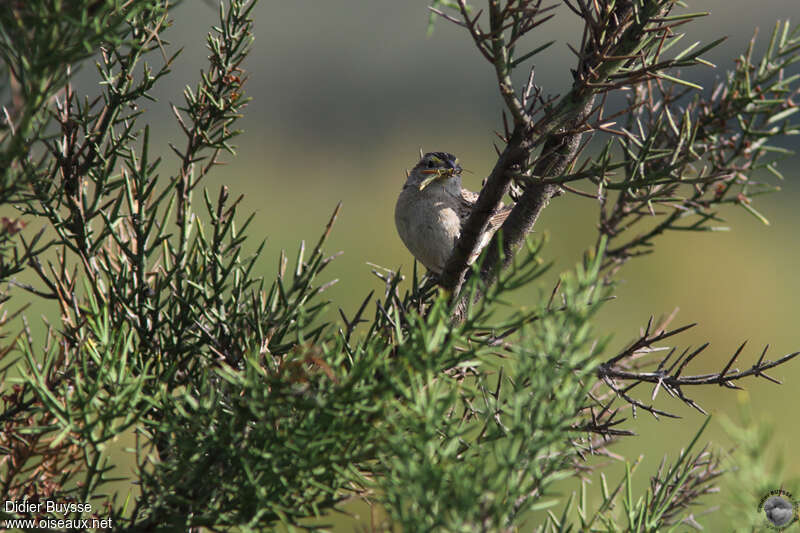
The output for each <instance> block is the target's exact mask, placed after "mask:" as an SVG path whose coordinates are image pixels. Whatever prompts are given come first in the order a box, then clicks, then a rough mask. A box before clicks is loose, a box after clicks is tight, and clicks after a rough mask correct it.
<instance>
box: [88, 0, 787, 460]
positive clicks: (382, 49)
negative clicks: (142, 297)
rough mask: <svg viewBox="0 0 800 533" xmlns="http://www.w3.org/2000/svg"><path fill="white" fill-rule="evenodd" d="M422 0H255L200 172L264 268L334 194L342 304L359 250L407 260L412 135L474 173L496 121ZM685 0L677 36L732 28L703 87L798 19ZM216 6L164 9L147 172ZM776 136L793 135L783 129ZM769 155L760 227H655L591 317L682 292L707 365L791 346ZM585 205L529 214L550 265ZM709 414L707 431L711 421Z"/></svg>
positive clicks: (583, 223) (553, 55)
mask: <svg viewBox="0 0 800 533" xmlns="http://www.w3.org/2000/svg"><path fill="white" fill-rule="evenodd" d="M426 5H427V2H426V1H425V0H413V1H412V0H405V1H397V0H369V1H367V0H362V1H356V0H341V1H332V0H328V1H320V0H315V1H311V0H294V1H291V2H277V1H267V0H261V2H260V3H259V4H258V6H257V8H256V11H255V17H256V26H255V27H256V41H255V45H254V50H253V53H252V55H251V56H250V58H249V60H248V61H247V63H246V65H245V66H246V68H247V69H248V71H249V73H250V80H249V82H248V85H247V88H246V92H247V93H248V94H249V96H251V97H253V98H254V100H253V102H252V103H251V104H250V106H249V107H248V108H247V110H246V112H247V115H246V117H245V118H244V120H242V121H241V127H242V128H243V129H244V130H245V134H244V135H243V136H242V137H240V138H238V139H237V140H236V141H235V144H237V145H238V147H239V155H238V157H237V158H236V159H231V158H229V159H230V164H229V165H227V166H226V167H224V168H221V169H218V170H217V171H216V172H215V173H214V175H213V176H212V177H211V178H210V179H209V181H208V182H207V186H208V187H209V188H210V189H212V190H216V188H218V187H219V186H220V185H221V184H227V185H228V186H229V187H231V190H232V195H236V194H237V193H244V194H245V195H246V196H245V200H244V202H243V207H242V211H243V213H248V212H250V211H255V212H256V219H255V222H254V225H253V228H255V229H256V231H255V232H254V233H255V234H254V235H253V236H254V237H256V238H261V237H266V238H268V241H267V248H266V251H265V252H264V254H265V255H264V259H263V261H262V268H263V272H264V275H265V276H267V277H270V276H271V275H272V274H271V273H272V272H274V266H275V265H276V264H277V257H278V252H279V250H280V248H288V249H289V250H290V252H291V251H292V250H293V249H294V248H295V247H296V246H297V243H298V241H299V240H300V239H306V240H309V241H315V240H316V238H317V237H318V235H319V233H320V232H321V230H322V228H323V227H324V224H325V222H326V221H327V218H328V215H329V214H330V212H331V211H332V210H333V208H334V207H335V205H336V203H337V202H339V201H340V200H341V201H343V204H344V205H343V211H342V215H341V217H340V220H339V222H338V224H337V226H336V228H335V230H334V233H333V236H332V238H331V242H330V246H329V247H328V251H329V252H335V251H338V250H340V249H341V250H344V251H345V254H344V255H343V256H342V257H341V258H340V259H337V260H336V261H335V262H334V265H332V266H331V267H330V269H329V270H328V271H327V275H328V277H329V278H334V277H335V278H339V279H340V283H339V285H338V286H336V287H334V289H332V291H331V293H330V295H331V298H333V299H334V300H336V301H337V302H339V303H340V304H341V305H342V306H343V307H344V308H345V310H346V311H347V312H348V314H349V313H351V312H352V311H353V310H354V309H355V308H356V307H357V305H358V302H359V301H360V299H361V298H363V295H365V294H366V293H367V292H368V291H369V290H370V289H373V288H375V289H379V288H380V284H379V283H378V281H377V280H376V279H375V278H374V277H373V276H372V275H371V274H370V272H369V271H370V267H369V266H368V265H367V264H366V263H367V261H371V262H374V263H378V264H381V265H384V266H387V267H391V268H397V267H399V266H402V267H403V269H404V270H405V271H406V272H408V271H409V270H410V268H411V256H410V254H408V252H406V251H405V250H404V249H403V247H402V244H401V243H400V240H399V238H398V237H397V235H396V232H395V229H394V222H393V215H392V213H393V208H394V201H395V198H396V195H397V194H398V192H399V189H400V187H401V185H402V183H403V181H404V168H410V167H411V166H413V165H414V163H415V160H416V158H417V152H418V149H419V148H420V147H421V148H423V149H424V150H426V151H432V150H443V151H449V152H453V153H455V154H457V155H458V156H459V158H460V159H461V161H462V163H463V164H464V166H465V167H466V168H469V169H471V170H472V171H473V172H474V174H471V175H468V176H467V177H466V178H465V181H466V183H467V185H469V186H471V187H472V188H473V189H475V188H477V186H478V184H479V183H480V180H481V178H482V177H484V176H485V175H486V173H487V171H488V170H489V169H490V168H491V166H492V163H493V161H492V157H493V155H494V151H493V148H492V142H493V140H495V138H494V135H493V133H492V130H493V129H499V128H500V127H501V126H500V125H501V122H500V120H499V111H500V109H501V104H500V100H499V98H498V96H497V94H496V87H495V85H494V82H493V74H492V70H491V68H490V66H489V64H488V63H486V62H485V60H484V59H483V58H482V57H481V56H480V54H479V53H478V52H477V50H476V49H474V47H473V46H472V45H471V41H470V39H469V37H468V35H467V34H466V33H465V32H464V31H463V30H462V29H460V28H457V27H455V26H454V25H452V24H450V23H447V22H445V21H439V22H438V23H437V25H436V29H435V32H434V34H433V35H432V36H431V37H427V36H426V30H427V23H428V14H427V11H426ZM689 10H690V11H700V10H708V11H711V16H709V17H706V18H705V19H701V20H699V21H697V22H696V23H694V24H691V25H687V26H683V27H682V28H684V29H685V31H687V33H688V35H687V36H686V37H685V38H684V42H685V45H686V46H688V45H689V44H690V43H692V42H694V41H697V40H700V41H702V42H704V43H707V42H710V41H712V40H713V39H715V38H717V37H720V36H728V37H729V39H728V41H727V42H726V43H724V44H723V45H722V46H721V47H719V48H717V49H716V50H714V51H712V52H710V53H709V54H707V55H706V58H707V59H709V60H710V61H712V62H714V63H716V64H717V66H718V68H717V69H716V70H715V69H710V68H705V67H699V68H695V69H694V70H692V71H691V72H686V73H685V74H684V77H686V78H689V79H692V80H693V81H696V82H699V83H701V84H704V85H705V86H706V87H708V86H709V85H710V82H711V81H713V79H714V78H715V77H718V76H721V75H722V74H723V72H724V70H725V69H728V68H730V67H731V66H732V64H733V59H734V57H735V56H736V55H738V54H740V53H742V52H743V51H744V49H745V47H746V43H747V41H748V39H750V37H751V36H752V33H753V30H754V29H755V28H756V27H758V28H760V35H759V37H760V40H759V46H758V47H757V49H759V50H760V49H763V47H764V46H765V43H766V42H767V41H768V39H769V34H770V32H771V30H772V28H773V26H774V24H775V21H776V20H777V19H779V18H781V19H785V18H788V17H794V19H795V20H794V21H795V22H800V16H798V15H800V7H799V6H798V2H797V0H761V1H757V2H754V1H752V0H748V1H745V0H716V1H704V2H692V3H691V4H690V9H689ZM556 13H557V16H556V18H555V19H554V20H553V21H551V22H549V23H547V24H545V25H544V26H542V27H541V30H540V31H537V32H536V34H535V35H533V36H532V38H531V39H530V40H529V41H528V42H527V43H526V45H527V46H530V47H535V46H537V45H539V44H542V43H544V42H547V41H549V40H552V39H556V40H557V42H556V44H555V45H553V46H552V47H551V48H550V49H549V50H548V51H546V52H545V53H543V54H542V55H541V56H537V57H536V58H535V65H536V81H537V83H538V84H539V85H540V86H542V87H543V88H544V91H545V93H549V94H555V93H562V92H564V91H565V89H566V88H567V87H568V84H569V82H570V79H571V76H570V73H569V67H571V66H572V65H573V64H574V58H573V57H572V55H571V53H570V52H569V51H568V49H567V46H566V43H567V42H570V43H572V44H573V45H576V44H577V43H579V40H580V27H579V26H578V24H577V19H576V17H575V16H574V15H573V14H572V13H571V12H570V11H569V10H567V9H565V8H563V7H561V8H559V9H558V11H557V12H556ZM216 17H217V12H216V10H215V9H214V8H212V7H210V6H209V5H208V4H207V3H205V2H203V1H201V0H186V1H185V2H183V4H181V5H180V6H179V7H178V8H177V9H175V11H174V19H175V25H174V27H173V28H171V29H170V30H169V31H168V32H167V33H165V34H164V37H165V38H166V39H167V40H169V41H170V42H171V46H172V47H179V46H183V47H185V50H184V52H183V54H182V56H181V57H180V59H179V61H178V62H177V64H176V65H175V68H174V73H173V75H172V76H170V77H168V78H167V79H166V80H164V81H163V82H162V83H161V84H160V85H159V86H158V87H157V88H156V90H155V91H153V95H154V96H156V97H157V98H158V102H156V103H152V104H148V106H149V108H150V113H149V114H148V115H147V117H148V118H149V119H150V120H151V121H152V125H153V127H154V128H155V138H156V139H159V140H160V143H161V146H162V148H163V153H164V156H165V163H164V166H163V167H162V172H165V173H167V172H170V171H174V170H175V168H176V166H177V162H176V160H175V157H174V155H171V153H170V152H168V151H167V150H166V142H167V141H168V140H172V141H175V140H177V144H178V146H181V145H182V144H183V142H182V140H181V139H180V137H179V130H178V128H177V126H176V124H175V121H174V120H173V119H172V118H171V116H170V114H169V108H168V104H169V103H170V102H173V103H177V104H180V102H181V90H182V88H183V86H184V85H186V84H192V85H194V84H195V83H196V82H195V81H194V80H196V79H197V75H198V73H199V70H200V69H201V68H204V67H205V61H206V56H207V53H206V49H205V37H204V36H205V33H206V31H207V28H208V27H210V26H211V25H212V24H213V23H214V21H215V19H216ZM153 60H154V61H156V62H157V61H158V57H157V56H153ZM92 73H93V70H92V69H91V68H85V69H84V71H83V72H82V74H81V76H82V77H83V79H84V80H87V78H86V77H87V76H91V75H92ZM785 144H786V145H787V146H792V147H794V148H795V149H796V148H797V147H798V142H797V140H794V141H791V142H787V143H785ZM783 169H784V171H785V175H786V176H787V182H788V183H785V184H783V185H784V187H785V188H786V191H785V192H784V193H782V194H779V195H773V196H772V197H769V198H764V199H759V201H758V202H757V205H759V206H760V207H761V210H762V212H764V213H765V214H766V216H767V217H768V218H770V220H771V221H772V225H771V226H770V227H765V226H763V225H761V224H760V223H759V222H758V221H757V220H755V219H754V218H753V217H751V216H749V215H747V214H746V213H744V212H743V211H741V210H739V211H737V210H735V209H731V210H729V211H728V212H727V214H728V215H729V222H730V225H731V226H732V227H733V229H734V231H731V232H729V233H714V234H709V233H706V234H700V235H687V234H680V235H668V236H666V237H665V238H663V239H661V241H659V245H660V246H659V247H658V248H657V250H656V253H655V254H653V255H651V256H648V257H647V258H644V259H641V260H637V261H633V262H632V263H631V264H630V265H629V266H626V268H625V269H624V270H623V271H622V273H621V275H620V280H621V284H620V286H619V289H618V291H617V295H618V299H617V300H616V301H614V302H613V303H611V304H609V305H608V307H607V308H606V310H605V311H606V312H605V314H604V315H603V317H602V318H601V320H600V323H599V326H600V331H601V332H604V333H608V332H613V333H614V334H615V336H614V344H615V345H616V346H619V345H622V344H624V343H625V342H626V341H627V340H629V339H631V338H632V337H633V336H634V335H636V334H637V332H638V330H639V327H640V326H643V325H644V324H645V323H646V321H647V318H648V317H649V315H650V314H656V315H659V314H661V313H666V314H668V313H670V312H671V311H672V310H673V309H674V308H675V307H680V308H681V313H680V314H679V315H678V318H677V319H676V322H675V323H674V325H676V326H677V325H681V324H684V323H689V322H696V321H697V322H700V326H698V328H696V331H694V330H693V331H692V332H690V333H689V334H688V335H686V336H685V337H684V339H683V340H682V341H681V340H679V341H678V342H680V343H681V346H682V347H683V346H686V345H687V344H694V345H695V346H696V345H697V344H699V343H700V342H702V341H704V340H709V341H711V343H712V347H711V348H710V349H709V350H708V352H707V356H706V358H705V359H702V360H700V359H698V361H697V362H696V363H693V365H695V366H694V370H696V371H697V372H702V371H707V370H719V369H720V367H721V366H722V364H723V363H722V361H723V360H724V359H725V358H726V357H727V356H729V354H731V353H732V352H733V351H734V350H735V349H736V347H737V346H738V345H739V343H741V342H742V341H744V340H745V339H750V345H749V346H750V347H749V348H748V349H746V350H745V352H743V355H742V360H743V362H742V365H743V366H747V365H749V364H750V363H751V362H752V360H754V358H755V357H757V354H758V353H760V349H761V347H763V345H764V344H766V343H771V344H772V349H771V351H770V352H769V354H770V355H771V356H773V357H777V356H779V355H782V354H783V353H786V352H788V351H792V350H797V349H800V334H798V322H800V321H798V312H797V304H796V301H797V296H798V293H799V292H800V283H798V281H797V279H796V278H797V272H798V271H800V251H799V248H800V247H799V246H798V243H799V242H800V241H799V240H798V237H797V230H796V228H797V227H798V224H800V215H798V212H800V210H797V209H796V208H795V206H796V205H797V203H798V194H800V187H797V184H796V174H797V169H798V159H797V157H795V158H793V159H791V160H789V161H787V162H786V165H784V167H783ZM212 197H215V195H212ZM199 199H200V198H199V197H198V200H199ZM199 204H200V202H198V207H199ZM596 215H597V206H596V204H594V203H593V201H591V200H587V199H583V198H574V197H569V196H568V197H565V198H559V199H557V200H555V201H554V202H553V203H552V205H551V206H550V207H549V208H548V209H547V211H546V212H545V214H544V216H543V218H542V220H541V222H540V223H539V224H538V225H537V228H536V231H537V233H538V234H540V235H544V234H547V235H548V236H549V244H548V246H547V248H546V255H547V258H548V259H550V260H553V261H555V267H554V271H553V276H555V275H556V274H557V272H558V271H560V270H563V269H565V268H568V267H569V266H571V265H573V264H574V263H575V262H577V261H578V260H579V259H580V254H581V252H582V251H583V250H584V249H586V248H587V247H588V246H590V245H591V244H592V243H593V241H594V237H595V235H596V231H595V223H596ZM254 245H255V243H253V246H254ZM291 256H292V255H291V253H290V257H291ZM540 289H541V290H549V286H542V287H540ZM537 290H539V289H537V288H532V289H531V291H530V292H529V293H526V294H524V295H521V296H520V301H519V302H517V303H518V304H519V305H523V304H524V303H525V301H526V300H528V299H530V298H534V297H536V295H537V294H538V293H537ZM773 374H774V375H776V377H781V378H784V379H787V380H789V381H790V382H791V384H790V385H788V386H783V387H776V386H772V385H765V384H762V383H761V382H753V381H751V382H749V383H748V384H747V386H748V388H749V389H750V391H751V393H752V397H753V398H754V404H755V408H756V409H757V410H759V412H764V413H767V412H770V411H773V412H774V411H776V410H780V409H781V406H782V405H786V404H789V405H796V404H797V401H796V398H797V395H796V390H797V386H798V384H800V362H795V364H794V365H792V366H791V367H789V368H786V369H778V370H775V371H773ZM695 396H696V397H697V398H698V399H699V400H700V402H701V403H702V404H704V405H705V406H706V408H707V409H708V410H709V411H711V412H728V411H729V410H730V406H731V405H733V404H734V403H735V397H734V395H732V394H731V393H729V392H728V391H726V390H723V389H721V388H717V387H714V388H713V389H709V390H704V391H702V392H698V393H696V395H695ZM668 405H669V406H670V407H672V408H673V409H677V410H678V411H679V412H680V413H681V414H682V415H684V416H686V417H687V418H686V419H685V420H684V421H666V422H662V423H660V424H667V430H666V432H667V433H670V434H674V436H675V437H676V438H678V439H681V442H685V439H686V438H687V436H688V435H690V434H693V433H694V431H695V430H696V428H697V427H698V426H699V424H700V418H699V417H698V416H697V415H696V414H695V413H693V412H690V411H688V409H684V407H683V406H682V405H677V404H676V403H675V402H669V403H668ZM633 423H634V424H643V425H642V426H641V427H639V426H637V430H638V431H639V432H640V433H641V434H642V437H640V439H641V440H638V441H633V443H632V448H631V450H641V447H642V443H647V444H648V445H649V446H653V447H654V453H653V458H654V459H655V460H658V459H660V457H661V454H663V453H664V451H665V450H667V449H670V446H673V445H674V443H666V444H665V443H664V442H663V434H664V432H665V430H664V426H659V427H660V428H661V429H660V431H656V430H655V429H654V428H655V426H652V425H648V424H650V423H649V422H647V421H642V422H633ZM713 426H714V425H713V424H712V432H711V433H710V435H709V436H710V437H711V438H713V439H719V438H721V437H720V434H719V431H718V429H713ZM797 438H800V434H798V432H797V430H796V429H787V428H786V427H783V428H780V429H779V432H778V434H777V435H776V442H778V443H781V442H784V443H785V442H788V441H789V440H790V439H797ZM637 453H638V452H637ZM789 462H790V467H791V468H792V469H793V470H794V472H795V473H797V472H798V471H800V461H798V459H797V458H795V457H790V458H789Z"/></svg>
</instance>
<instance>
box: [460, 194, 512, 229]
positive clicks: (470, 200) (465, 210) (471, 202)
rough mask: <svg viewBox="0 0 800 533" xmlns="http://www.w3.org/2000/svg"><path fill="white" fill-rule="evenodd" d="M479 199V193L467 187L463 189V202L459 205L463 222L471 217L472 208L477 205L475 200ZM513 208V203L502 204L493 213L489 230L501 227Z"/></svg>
mask: <svg viewBox="0 0 800 533" xmlns="http://www.w3.org/2000/svg"><path fill="white" fill-rule="evenodd" d="M477 201H478V193H476V192H472V191H469V190H467V189H461V204H460V206H459V213H458V214H459V217H460V218H461V220H462V221H463V222H466V221H467V218H469V214H470V213H471V212H472V208H473V207H474V206H475V202H477ZM512 209H514V206H513V205H503V204H500V209H498V210H497V213H495V214H494V215H492V218H490V219H489V228H488V231H489V232H490V233H492V232H494V230H496V229H497V228H499V227H500V226H501V225H502V224H503V222H505V221H506V219H507V218H508V215H509V214H510V213H511V210H512Z"/></svg>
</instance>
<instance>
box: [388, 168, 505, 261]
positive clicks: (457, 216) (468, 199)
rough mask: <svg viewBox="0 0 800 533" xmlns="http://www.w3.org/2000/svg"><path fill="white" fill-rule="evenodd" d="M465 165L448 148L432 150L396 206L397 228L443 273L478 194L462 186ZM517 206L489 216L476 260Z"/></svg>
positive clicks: (411, 248)
mask: <svg viewBox="0 0 800 533" xmlns="http://www.w3.org/2000/svg"><path fill="white" fill-rule="evenodd" d="M461 172H462V168H461V165H459V164H458V159H457V158H456V157H455V156H454V155H453V154H449V153H447V152H429V153H427V154H425V155H424V156H422V158H421V159H420V161H419V163H417V165H416V166H415V167H414V168H413V169H412V170H411V172H410V173H409V174H408V179H406V183H405V185H403V190H402V191H401V192H400V196H399V197H398V198H397V204H396V205H395V208H394V222H395V225H396V226H397V233H399V234H400V238H401V239H402V240H403V243H404V244H405V245H406V248H408V250H409V251H410V252H411V253H412V255H413V256H414V257H416V258H417V260H418V261H419V262H420V263H422V264H423V265H425V268H427V269H428V270H429V271H430V272H432V273H433V274H435V275H437V276H438V275H440V274H441V273H442V270H444V266H445V264H446V263H447V260H448V258H449V257H450V254H451V253H452V252H453V248H455V245H456V242H457V241H458V237H459V236H460V235H461V228H462V227H463V225H464V224H465V223H466V221H467V219H468V218H469V215H470V213H471V212H472V208H473V206H474V205H475V202H477V201H478V194H477V193H474V192H472V191H468V190H466V189H464V188H462V187H461ZM511 209H512V206H507V207H505V206H501V207H500V209H499V210H498V211H497V213H495V214H494V216H492V218H491V219H490V220H489V227H488V229H487V230H486V233H484V235H483V236H482V237H481V241H480V245H479V246H478V249H477V250H476V252H475V253H474V254H473V256H472V257H470V258H469V261H468V262H469V263H470V264H471V263H472V262H473V261H475V259H476V258H477V257H478V255H479V254H480V252H481V250H482V249H483V248H484V247H485V246H486V245H487V244H488V243H489V240H490V239H491V238H492V235H494V232H495V231H497V229H498V228H499V227H500V225H502V224H503V222H504V221H505V219H506V218H508V214H509V213H510V212H511Z"/></svg>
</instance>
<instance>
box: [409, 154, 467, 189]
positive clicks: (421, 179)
mask: <svg viewBox="0 0 800 533" xmlns="http://www.w3.org/2000/svg"><path fill="white" fill-rule="evenodd" d="M461 172H462V168H461V165H459V164H458V158H457V157H456V156H454V155H453V154H449V153H447V152H428V153H427V154H425V155H424V156H422V159H420V160H419V163H417V165H416V166H415V167H414V168H413V169H412V170H411V173H410V174H409V176H408V180H409V182H411V183H412V184H413V185H416V186H417V187H419V190H420V191H421V190H423V189H425V188H426V187H427V186H428V185H430V184H432V183H434V182H439V181H441V182H445V183H446V182H447V181H449V180H450V179H452V178H457V179H458V180H459V181H458V185H459V187H460V186H461V183H460V178H461Z"/></svg>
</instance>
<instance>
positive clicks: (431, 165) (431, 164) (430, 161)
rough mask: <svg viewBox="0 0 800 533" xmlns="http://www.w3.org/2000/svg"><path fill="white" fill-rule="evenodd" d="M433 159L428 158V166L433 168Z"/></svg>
mask: <svg viewBox="0 0 800 533" xmlns="http://www.w3.org/2000/svg"><path fill="white" fill-rule="evenodd" d="M433 165H434V163H433V159H428V168H433Z"/></svg>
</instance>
